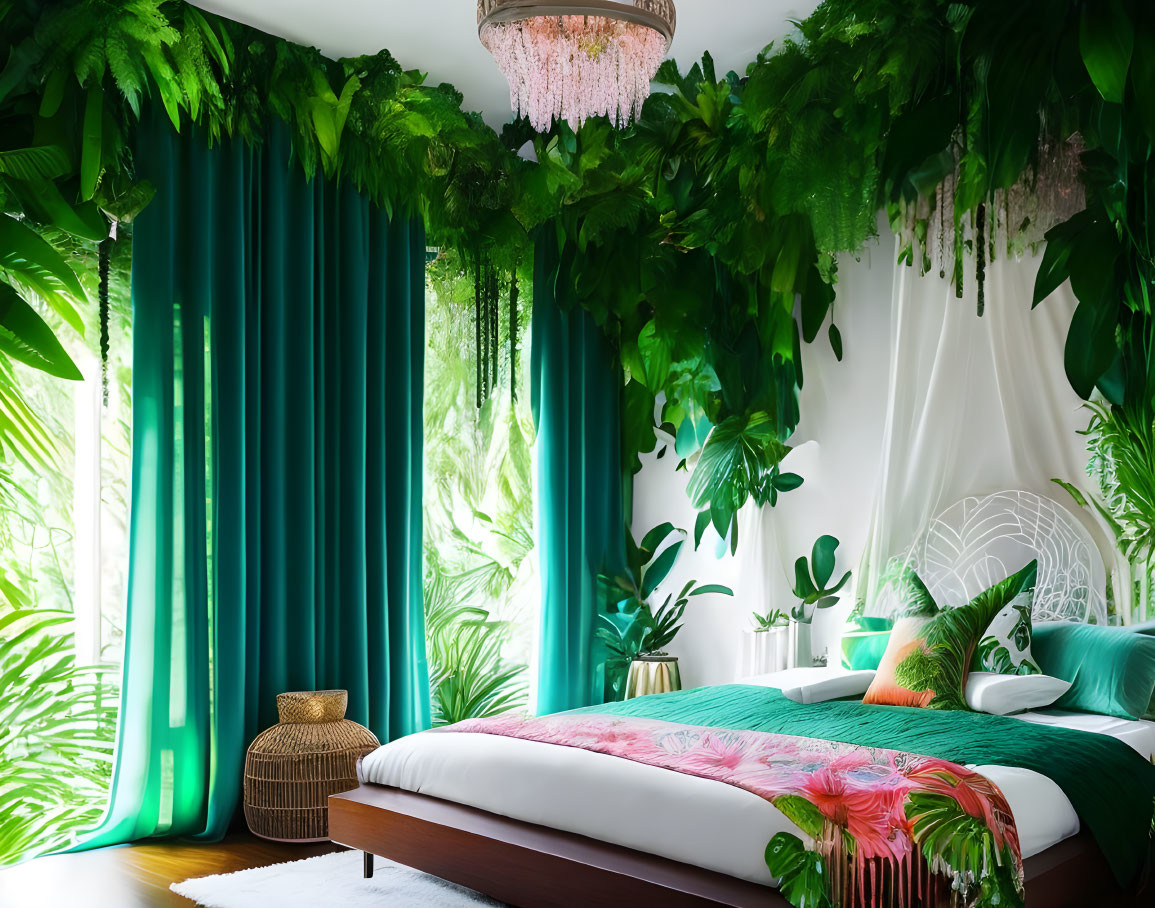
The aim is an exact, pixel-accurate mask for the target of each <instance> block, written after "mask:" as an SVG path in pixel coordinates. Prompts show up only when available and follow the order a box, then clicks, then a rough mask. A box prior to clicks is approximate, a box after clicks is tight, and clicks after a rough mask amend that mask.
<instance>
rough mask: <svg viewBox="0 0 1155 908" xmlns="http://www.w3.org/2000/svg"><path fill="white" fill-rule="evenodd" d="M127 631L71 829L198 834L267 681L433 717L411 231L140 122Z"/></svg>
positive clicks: (269, 699) (375, 710) (399, 718)
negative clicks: (118, 683)
mask: <svg viewBox="0 0 1155 908" xmlns="http://www.w3.org/2000/svg"><path fill="white" fill-rule="evenodd" d="M136 162H137V169H138V174H139V176H141V177H145V178H147V179H149V180H150V181H151V182H152V183H153V184H154V185H155V186H156V189H157V193H156V197H155V199H154V200H153V202H152V203H151V204H150V205H149V207H148V208H147V209H146V210H145V211H144V212H143V213H142V214H141V215H140V217H139V219H138V220H137V222H136V223H135V224H134V226H133V232H132V236H133V272H132V299H133V319H134V324H133V333H134V349H133V416H132V418H133V426H132V435H133V464H132V525H131V535H130V539H131V541H130V546H131V551H130V579H129V602H128V629H127V640H126V652H125V664H124V681H123V684H124V690H123V695H122V711H121V724H120V729H119V737H118V744H117V754H116V766H115V771H114V782H113V788H112V800H111V804H110V807H109V812H108V815H107V817H106V819H105V822H104V823H103V825H102V826H101V828H100V829H99V830H97V832H96V834H95V836H94V837H92V838H91V839H89V840H88V841H87V842H85V843H84V845H85V846H86V847H92V846H93V845H101V844H109V843H113V842H122V841H129V840H132V839H138V838H142V837H146V836H153V835H192V836H203V837H206V838H215V837H218V836H220V835H221V834H222V833H223V832H224V831H225V830H226V828H227V827H228V825H229V823H230V821H231V820H232V818H233V816H234V814H235V812H236V810H237V807H238V805H239V802H240V798H241V785H242V777H243V763H244V756H245V749H246V747H247V746H248V744H249V742H250V741H251V740H252V738H253V737H254V736H255V735H256V734H257V733H258V732H259V731H260V730H261V729H262V728H264V727H266V726H268V725H271V724H273V723H274V722H275V721H276V708H275V698H276V695H277V694H278V693H280V692H282V691H286V690H311V689H324V688H344V689H346V690H348V692H349V709H348V713H347V715H348V718H350V719H353V720H354V721H357V722H361V723H364V724H366V725H368V726H369V727H370V728H371V729H372V730H373V731H374V732H375V733H376V734H377V735H378V736H379V737H380V738H382V739H383V740H384V739H389V738H394V737H397V736H399V735H403V734H407V733H409V732H413V731H417V730H419V729H421V728H424V727H426V726H427V725H428V724H429V703H428V681H427V668H426V661H425V634H424V613H423V603H422V594H421V487H422V415H421V414H422V409H421V407H422V392H423V383H422V378H423V353H424V286H425V283H424V269H425V241H424V233H423V227H422V225H421V223H420V222H419V221H416V220H408V219H405V218H392V219H391V218H389V217H388V216H387V215H386V214H385V212H383V211H382V210H380V209H379V208H376V207H375V206H373V205H371V204H370V203H369V202H368V201H367V200H366V199H365V198H364V197H363V196H361V195H359V194H358V193H357V192H356V191H355V190H354V189H353V188H351V187H349V186H347V185H343V186H340V187H338V186H335V185H333V184H331V183H327V182H326V181H324V180H322V179H321V178H319V177H318V178H316V179H314V180H313V181H312V182H306V180H305V179H304V177H303V175H301V174H300V167H299V166H298V165H297V164H296V162H294V161H292V160H291V151H290V145H289V140H288V134H287V130H286V129H284V128H274V129H272V131H271V133H270V134H269V135H268V136H267V137H266V138H265V141H264V142H263V143H262V144H260V145H256V146H250V145H246V144H245V143H242V142H240V141H223V142H221V143H219V144H218V145H217V147H215V148H212V149H210V148H209V146H208V144H207V142H206V141H205V137H204V136H203V135H200V134H198V133H195V132H194V133H192V134H188V133H186V134H184V135H177V134H176V133H174V132H173V131H172V128H171V127H170V126H169V125H168V124H167V123H166V122H165V121H164V120H163V119H162V118H158V117H155V116H154V117H151V118H148V117H146V119H145V121H144V122H143V123H142V124H141V128H140V135H139V140H138V147H137V151H136Z"/></svg>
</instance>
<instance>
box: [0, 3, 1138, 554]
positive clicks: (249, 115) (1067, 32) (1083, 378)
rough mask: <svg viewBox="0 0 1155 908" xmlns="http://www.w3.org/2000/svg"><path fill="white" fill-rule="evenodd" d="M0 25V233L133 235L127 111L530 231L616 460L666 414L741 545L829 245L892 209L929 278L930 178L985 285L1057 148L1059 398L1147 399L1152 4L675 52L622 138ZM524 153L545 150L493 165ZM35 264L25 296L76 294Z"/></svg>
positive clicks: (351, 78) (1014, 13)
mask: <svg viewBox="0 0 1155 908" xmlns="http://www.w3.org/2000/svg"><path fill="white" fill-rule="evenodd" d="M0 16H3V18H2V19H0V22H2V24H3V28H4V30H3V33H2V35H3V36H2V37H0V55H3V58H4V59H5V60H6V63H5V65H4V68H3V70H2V71H0V118H2V122H3V124H4V127H5V130H4V133H3V134H4V144H3V147H2V148H0V154H2V155H5V156H6V157H3V158H0V160H3V161H5V164H4V167H3V170H4V184H3V185H4V187H5V189H4V193H5V196H4V199H5V200H4V207H5V211H6V212H7V213H8V215H9V217H8V218H7V219H6V220H5V221H2V222H0V224H3V225H4V227H5V229H7V230H8V231H9V232H20V233H22V232H23V231H24V229H25V228H26V227H27V226H29V225H35V224H40V225H52V226H54V227H57V228H61V229H64V230H68V231H70V232H72V233H73V234H74V235H75V236H77V237H78V238H81V239H84V238H85V237H88V241H91V240H92V239H93V238H95V237H96V236H97V234H99V233H100V232H101V230H102V229H103V228H102V221H101V219H102V218H103V219H104V222H107V220H108V219H109V218H115V219H117V220H119V221H123V220H126V219H129V218H130V217H131V215H132V214H133V212H134V211H135V210H136V209H138V208H139V206H140V205H141V204H142V203H143V202H145V201H146V200H147V198H148V195H149V187H147V186H144V185H141V184H138V183H135V182H134V181H133V166H132V156H131V136H132V130H133V126H134V123H135V120H136V116H137V113H138V111H139V108H140V106H141V105H142V104H144V103H154V104H155V103H159V104H161V105H163V106H164V108H165V110H166V111H167V112H168V115H169V117H170V118H171V120H172V122H173V124H174V127H179V126H181V125H182V124H184V123H187V122H189V121H191V120H195V121H197V122H200V123H203V124H205V125H206V126H207V127H208V129H209V132H210V134H212V135H222V134H225V133H235V134H240V135H243V136H245V137H248V138H250V139H253V140H256V139H257V138H258V137H259V136H260V134H261V129H262V123H263V122H264V121H265V120H266V119H267V118H269V117H279V118H281V119H284V120H286V121H288V122H289V123H290V124H291V125H292V127H293V133H294V150H295V154H296V156H297V158H298V160H299V162H300V164H301V166H303V167H304V168H305V169H306V171H308V172H310V173H313V172H324V173H326V174H327V175H329V176H331V177H334V178H339V179H347V180H352V181H354V182H355V183H356V184H357V185H358V186H360V187H362V188H364V189H366V190H367V191H369V192H370V193H372V194H373V196H374V197H375V198H376V199H377V200H378V201H379V202H380V203H381V204H383V205H387V206H400V207H407V208H413V209H416V210H420V211H421V212H423V213H424V215H425V217H426V219H427V221H428V224H429V228H430V230H431V232H432V234H433V235H434V236H435V237H436V238H437V242H439V243H441V244H443V245H446V246H453V247H456V248H458V249H460V250H461V251H462V252H463V253H465V254H467V255H472V256H477V255H485V256H487V257H488V258H490V259H492V260H493V261H494V262H496V263H497V264H498V265H499V266H500V267H503V268H509V267H514V266H516V265H517V264H518V263H519V262H522V261H524V260H525V257H526V255H527V252H528V248H529V240H528V235H529V231H531V230H533V229H534V228H536V227H538V226H540V225H543V224H550V225H552V231H551V233H552V236H553V237H554V240H553V241H556V242H557V244H558V247H559V252H560V256H561V261H562V271H561V275H562V280H561V281H560V282H559V290H560V292H559V294H558V296H559V300H560V302H561V304H562V305H565V306H582V307H584V308H586V309H588V310H589V311H590V312H591V313H592V314H593V315H594V317H595V318H596V320H597V322H598V323H599V324H600V325H601V326H602V327H603V328H604V330H605V331H606V332H607V333H608V334H609V335H610V336H611V337H612V338H613V339H614V341H615V342H616V344H617V347H618V350H619V353H620V358H621V362H622V365H623V368H624V373H625V379H626V391H625V393H626V425H625V429H626V432H625V440H626V441H625V446H626V450H625V451H624V452H623V455H624V457H625V459H626V462H627V463H628V464H630V465H632V466H634V467H635V468H636V467H637V465H638V462H639V461H638V455H639V454H640V453H643V452H646V451H649V450H653V448H654V447H655V445H656V443H657V440H656V436H655V433H654V428H655V427H656V426H661V425H665V426H666V427H667V429H668V430H669V432H670V434H671V435H673V436H674V438H675V439H676V443H675V445H674V449H675V450H674V453H675V455H676V456H678V457H679V458H681V459H683V460H685V461H686V467H687V469H692V470H694V471H695V474H696V475H695V477H694V479H693V480H692V482H691V484H690V489H691V494H692V496H693V498H694V504H695V505H696V506H697V507H698V508H699V509H700V510H701V514H702V517H701V518H700V519H699V525H698V527H697V528H696V529H697V530H698V532H699V535H700V533H701V531H702V530H703V529H704V528H705V526H706V525H707V524H709V523H712V524H713V525H714V526H715V527H716V528H717V529H718V530H719V531H720V532H722V533H723V534H729V537H730V542H731V545H736V543H737V539H736V536H735V532H734V531H735V529H736V521H735V514H736V511H737V510H738V508H739V507H741V506H742V505H743V504H744V503H745V502H747V501H749V500H754V501H755V502H757V503H759V504H768V505H773V504H774V503H775V501H776V500H777V497H778V495H780V494H782V493H785V492H789V491H790V490H791V489H792V488H795V487H797V484H798V483H799V482H800V481H801V480H802V479H804V477H791V476H789V475H786V476H785V477H784V476H783V474H781V472H780V470H779V467H778V465H779V463H780V461H781V459H782V457H783V456H784V455H785V454H786V452H787V451H788V450H789V440H790V436H791V433H792V432H793V430H794V428H795V426H796V425H797V423H798V419H799V415H800V414H799V412H798V398H797V390H798V388H799V387H800V386H801V385H802V383H803V381H804V375H803V372H802V367H801V356H800V350H801V347H802V345H803V344H805V343H812V342H822V343H829V344H831V345H832V347H833V348H834V350H835V352H836V353H838V354H841V351H842V348H843V345H844V344H846V343H849V344H853V343H854V339H853V338H845V339H844V338H843V337H842V336H841V333H840V331H839V329H838V327H837V314H838V313H837V311H836V310H835V307H834V305H833V304H834V299H835V293H834V286H835V282H836V279H837V274H836V271H835V266H834V261H835V258H834V256H835V254H836V253H839V252H847V251H849V252H852V253H853V252H855V251H857V250H859V249H860V248H861V247H862V245H863V244H864V243H865V242H866V241H867V240H868V239H869V238H870V236H871V235H872V233H873V232H874V230H875V223H876V217H877V215H878V214H879V212H882V211H885V212H886V213H887V214H888V215H889V216H890V218H891V220H892V222H894V223H896V224H897V223H900V222H908V221H909V220H910V219H911V218H913V221H914V225H913V229H912V230H911V232H910V235H909V236H910V240H909V242H910V248H907V249H905V250H903V253H902V257H903V258H904V259H905V260H907V261H910V262H917V263H919V264H920V265H922V266H923V267H925V266H926V264H927V261H928V257H927V256H926V250H925V249H915V248H914V247H915V246H918V245H920V244H925V241H926V237H927V226H928V220H929V219H928V217H927V216H926V214H925V211H924V209H925V203H926V201H927V200H928V199H933V198H934V197H935V193H936V190H937V188H938V187H939V186H940V185H942V183H943V181H944V180H947V179H949V180H950V185H951V199H950V210H949V211H947V212H944V221H945V223H946V224H947V225H948V226H949V225H953V226H954V229H953V235H952V236H951V237H950V238H949V240H948V242H949V243H950V244H951V245H952V247H953V252H954V256H953V261H954V266H953V268H954V271H953V273H952V274H950V275H947V277H948V278H950V279H951V280H953V281H954V282H955V283H956V284H959V283H960V282H961V281H962V280H963V279H964V278H966V279H970V278H969V277H968V276H967V275H965V274H964V270H966V269H967V268H968V266H967V263H968V262H969V263H972V264H973V267H974V279H976V280H978V281H979V283H980V285H981V282H982V276H983V269H984V265H985V262H986V261H987V260H989V259H990V257H991V256H992V255H995V254H1001V252H1002V250H1000V249H998V248H996V246H997V244H996V243H995V242H994V237H995V236H996V234H997V233H998V231H999V230H1001V231H1003V232H1004V233H1006V234H1007V235H1008V238H1010V237H1011V236H1016V235H1018V234H1021V233H1023V232H1024V231H1027V230H1029V229H1030V228H1033V227H1035V226H1036V225H1028V224H1022V223H1007V222H1006V221H1007V217H1008V213H1007V212H1006V211H1003V210H1002V208H1001V206H1000V205H999V204H998V200H999V198H1000V196H999V193H1000V192H1002V191H1006V190H1008V189H1009V188H1010V187H1012V186H1016V185H1021V186H1025V187H1026V188H1028V189H1030V188H1032V187H1034V186H1035V185H1036V184H1037V183H1038V182H1039V181H1043V182H1045V181H1046V179H1047V176H1048V175H1047V173H1046V169H1045V164H1046V158H1047V155H1046V153H1045V149H1049V148H1054V147H1057V146H1061V145H1063V144H1064V143H1067V142H1068V140H1071V139H1072V137H1076V136H1077V137H1078V138H1077V141H1078V143H1079V144H1080V147H1081V148H1082V169H1081V178H1082V181H1083V183H1084V188H1085V193H1086V199H1087V205H1086V209H1085V210H1084V211H1082V212H1080V213H1079V214H1078V215H1076V216H1075V217H1074V218H1073V219H1071V220H1069V221H1067V222H1066V223H1063V224H1059V225H1058V226H1056V227H1054V229H1053V230H1052V231H1051V232H1050V233H1049V234H1048V241H1047V244H1046V254H1045V260H1044V263H1043V267H1042V269H1041V271H1040V276H1039V282H1038V287H1037V294H1036V296H1037V298H1038V300H1039V301H1041V300H1042V299H1043V297H1045V296H1046V294H1047V293H1048V292H1049V291H1050V290H1051V289H1053V288H1054V287H1055V286H1056V285H1057V284H1058V283H1059V282H1061V281H1062V280H1064V279H1066V278H1067V277H1070V279H1071V282H1072V286H1073V288H1074V291H1075V293H1076V295H1077V296H1078V298H1079V303H1080V304H1079V308H1078V311H1077V312H1076V315H1075V320H1074V324H1073V326H1072V333H1071V337H1072V338H1073V340H1072V342H1071V343H1070V344H1069V345H1068V349H1067V357H1066V365H1067V372H1068V376H1069V378H1070V380H1071V383H1072V385H1073V386H1074V387H1075V389H1076V390H1077V391H1078V392H1079V393H1080V394H1082V395H1084V396H1090V395H1091V394H1092V393H1093V392H1094V391H1095V390H1096V389H1097V390H1099V391H1100V392H1101V393H1103V394H1104V395H1105V396H1106V398H1107V400H1108V401H1109V402H1110V403H1112V404H1113V405H1120V404H1123V403H1125V402H1127V401H1129V400H1132V399H1136V398H1144V399H1146V398H1150V396H1151V388H1150V385H1151V380H1152V379H1151V375H1152V370H1151V369H1150V368H1149V366H1148V363H1149V360H1150V355H1149V354H1150V349H1151V344H1152V319H1151V311H1150V309H1151V307H1150V280H1151V276H1152V271H1151V268H1152V265H1151V238H1152V236H1151V230H1152V228H1151V225H1150V224H1149V222H1148V218H1147V215H1146V212H1147V208H1148V205H1149V198H1150V195H1151V192H1152V191H1155V190H1153V189H1152V188H1151V187H1152V185H1155V181H1153V180H1152V179H1151V173H1152V164H1151V150H1152V140H1153V137H1155V89H1153V88H1152V86H1155V73H1153V72H1152V71H1151V69H1152V67H1153V66H1155V64H1153V63H1152V62H1151V61H1152V60H1155V54H1153V53H1152V51H1153V50H1155V11H1153V10H1152V9H1151V7H1150V5H1149V4H1147V3H1144V2H1140V0H1022V2H1019V3H1015V4H1006V3H995V2H993V0H965V2H958V0H956V2H948V0H827V2H825V3H823V4H822V5H821V6H819V7H818V9H817V10H816V11H815V12H814V13H813V14H812V15H811V16H810V17H808V18H807V19H806V20H804V21H802V22H799V23H797V27H796V29H795V31H794V32H793V33H792V35H791V37H790V38H788V39H787V40H785V41H782V42H781V43H780V44H779V45H777V46H773V47H769V48H767V50H766V51H765V52H763V53H762V54H761V55H760V56H759V57H758V59H757V60H755V61H753V62H752V63H751V64H750V66H749V67H748V69H747V70H746V72H745V73H728V74H721V73H716V72H714V70H713V65H712V62H711V61H710V59H709V57H707V58H706V59H704V60H703V61H702V62H701V63H700V64H697V65H695V66H693V67H691V68H690V69H689V70H686V71H684V72H683V71H681V70H679V69H678V67H677V66H675V65H674V64H673V63H667V64H666V65H665V66H663V68H662V70H661V72H660V73H659V77H658V80H657V82H658V90H657V91H656V92H655V93H654V95H653V96H652V97H651V98H650V100H649V101H648V102H647V104H646V105H645V109H644V112H643V115H642V116H641V118H640V119H639V121H638V122H637V123H635V124H634V125H632V126H631V127H629V128H627V129H624V130H620V131H615V130H612V129H610V127H609V126H608V125H607V124H606V123H605V122H604V121H596V120H595V121H590V122H588V123H586V125H585V126H584V127H583V128H582V129H581V130H580V131H579V132H578V133H576V134H575V133H574V132H573V131H572V130H570V129H569V127H567V126H565V125H564V124H563V125H559V126H558V127H557V128H556V129H555V130H553V131H552V132H551V133H550V134H548V135H534V134H533V133H532V131H531V130H529V128H528V127H527V126H526V125H525V124H524V123H523V122H518V123H514V124H512V125H511V126H509V127H507V129H506V130H505V132H504V133H503V135H502V136H498V135H497V134H495V133H494V132H493V131H492V130H489V129H488V128H486V127H485V126H484V125H483V124H482V122H481V121H480V119H479V118H478V117H477V116H476V115H473V114H466V113H464V112H462V110H461V107H460V101H461V99H460V95H458V94H457V93H456V92H455V91H454V90H453V89H452V88H451V87H447V86H437V87H434V86H431V85H428V84H426V82H425V81H424V79H423V78H422V77H421V75H420V74H417V73H411V72H403V71H402V70H401V69H400V67H399V66H398V65H397V64H396V62H395V61H394V60H393V58H392V57H390V56H389V54H388V53H387V52H382V53H380V54H378V55H376V56H372V57H362V58H357V59H350V60H341V61H329V60H326V59H324V58H323V57H321V56H320V55H319V54H318V53H317V52H316V51H313V50H308V49H305V48H301V47H298V46H295V45H292V44H289V43H288V42H285V41H281V40H279V39H274V38H271V37H269V36H267V35H262V34H260V33H258V32H255V31H253V30H251V29H248V28H245V27H243V26H239V25H236V24H235V23H231V22H227V21H225V20H221V19H219V18H216V17H214V16H211V15H209V14H205V13H201V12H199V11H197V10H196V9H195V8H193V7H190V6H188V5H187V4H185V3H183V2H179V0H132V2H127V3H119V4H118V3H110V2H107V0H65V2H60V3H55V4H45V3H41V2H34V0H6V2H3V3H0ZM528 139H532V141H533V143H534V146H535V149H536V152H537V159H538V160H537V162H536V163H528V162H525V161H523V160H521V159H520V158H518V157H517V156H516V155H515V154H514V153H513V149H514V148H517V147H519V146H521V145H522V144H523V142H524V141H526V140H528ZM920 200H922V201H921V202H920ZM920 206H921V207H920ZM920 211H921V212H922V213H920ZM22 235H23V233H22ZM25 239H26V237H25ZM29 242H31V241H29ZM38 250H39V253H40V254H42V255H44V256H47V253H44V252H43V249H42V248H39V247H38ZM51 266H52V267H49V268H47V272H46V274H47V276H48V277H46V278H45V280H46V281H48V283H47V284H45V287H44V288H43V289H44V290H45V293H46V295H45V293H42V294H40V295H39V296H37V294H36V292H35V288H32V290H33V293H32V296H34V297H36V298H37V299H43V300H46V301H47V302H49V303H52V302H53V301H54V300H55V301H56V303H58V304H60V305H61V306H62V307H63V306H64V304H65V303H67V304H68V305H76V304H77V300H79V298H80V297H79V295H78V294H76V293H75V288H73V287H71V281H70V280H69V279H68V275H67V273H65V272H62V271H61V270H60V268H59V263H58V262H57V261H56V260H55V259H53V260H52V262H51ZM7 273H8V274H9V276H10V277H11V276H12V274H13V272H12V270H11V266H10V267H9V271H8V272H7ZM49 278H51V280H49ZM10 285H11V286H14V287H16V288H17V290H22V289H27V288H23V287H22V285H21V283H20V280H19V279H17V278H15V277H13V279H12V281H11V282H10ZM0 292H2V291H0ZM72 297H76V299H73V298H72ZM32 308H35V307H32ZM21 311H22V310H21ZM23 318H24V321H23V322H21V324H30V323H31V322H30V320H29V319H28V318H27V316H23ZM38 330H39V329H38V328H37V331H38ZM36 336H38V337H40V342H39V343H37V344H33V345H32V346H39V347H40V348H41V349H40V354H41V356H42V357H43V358H45V359H51V358H52V357H51V355H50V354H51V350H50V349H49V348H50V346H51V345H50V342H49V341H48V340H47V339H46V338H43V336H42V332H40V334H39V335H37V334H36V332H35V331H31V333H30V334H29V337H36ZM9 354H10V355H13V354H12V352H11V350H9ZM58 365H59V366H60V368H61V369H62V370H64V371H67V366H66V364H58ZM659 399H661V400H662V401H663V404H662V408H661V411H660V412H658V413H656V414H655V404H656V401H657V400H659Z"/></svg>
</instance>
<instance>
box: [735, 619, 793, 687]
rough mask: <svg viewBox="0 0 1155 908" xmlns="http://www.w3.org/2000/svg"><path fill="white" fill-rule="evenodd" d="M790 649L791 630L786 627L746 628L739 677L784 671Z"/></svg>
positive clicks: (739, 662) (739, 664)
mask: <svg viewBox="0 0 1155 908" xmlns="http://www.w3.org/2000/svg"><path fill="white" fill-rule="evenodd" d="M789 649H790V645H789V631H788V629H787V628H785V627H775V628H771V629H770V630H768V631H755V630H749V629H747V630H744V631H743V632H742V653H741V656H740V658H739V661H738V677H739V678H745V677H748V676H749V675H764V674H766V673H767V672H780V671H782V670H783V669H784V668H786V667H787V665H786V663H787V655H788V652H789Z"/></svg>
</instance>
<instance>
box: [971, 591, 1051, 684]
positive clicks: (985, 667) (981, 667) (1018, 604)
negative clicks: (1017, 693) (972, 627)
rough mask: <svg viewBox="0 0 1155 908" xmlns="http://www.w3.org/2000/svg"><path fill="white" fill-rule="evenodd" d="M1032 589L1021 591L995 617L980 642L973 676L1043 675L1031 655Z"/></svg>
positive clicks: (972, 666) (973, 662)
mask: <svg viewBox="0 0 1155 908" xmlns="http://www.w3.org/2000/svg"><path fill="white" fill-rule="evenodd" d="M1033 602H1034V589H1033V588H1032V589H1029V590H1024V591H1023V592H1021V593H1019V595H1017V596H1016V597H1015V598H1014V599H1012V600H1011V602H1010V603H1009V604H1008V605H1007V606H1006V607H1005V608H1003V609H1002V610H1001V611H1000V612H999V613H998V614H997V615H995V619H994V621H992V622H991V626H990V627H988V628H987V630H986V633H985V634H983V636H982V638H981V639H980V640H979V645H978V648H977V649H976V650H975V655H974V658H973V659H972V660H971V671H972V672H997V673H998V674H1000V675H1038V674H1042V671H1041V670H1040V668H1039V666H1038V664H1037V663H1036V662H1035V657H1034V656H1033V655H1031V637H1032V634H1033V627H1032V625H1031V605H1032V604H1033Z"/></svg>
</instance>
